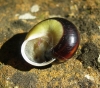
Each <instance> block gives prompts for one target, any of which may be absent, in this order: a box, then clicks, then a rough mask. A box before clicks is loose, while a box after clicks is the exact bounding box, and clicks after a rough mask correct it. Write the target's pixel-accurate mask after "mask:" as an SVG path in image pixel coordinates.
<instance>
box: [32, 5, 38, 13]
mask: <svg viewBox="0 0 100 88" xmlns="http://www.w3.org/2000/svg"><path fill="white" fill-rule="evenodd" d="M38 11H39V6H38V5H33V6H32V7H31V12H38Z"/></svg>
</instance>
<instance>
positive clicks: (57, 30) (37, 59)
mask: <svg viewBox="0 0 100 88" xmlns="http://www.w3.org/2000/svg"><path fill="white" fill-rule="evenodd" d="M78 46H79V33H78V30H77V29H76V27H75V26H74V24H73V23H71V22H70V21H68V20H66V19H65V18H59V17H54V18H48V19H46V20H43V21H41V22H39V23H38V24H37V25H35V26H34V27H33V28H32V29H31V30H30V31H29V32H28V34H27V35H26V38H25V40H24V42H23V43H22V46H21V53H22V56H23V58H24V59H25V61H26V62H28V63H29V64H31V65H34V66H46V65H49V64H51V63H53V62H55V61H58V62H65V61H66V60H67V59H69V58H71V57H72V56H73V55H74V53H75V52H76V50H77V48H78Z"/></svg>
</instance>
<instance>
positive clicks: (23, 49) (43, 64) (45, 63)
mask: <svg viewBox="0 0 100 88" xmlns="http://www.w3.org/2000/svg"><path fill="white" fill-rule="evenodd" d="M28 41H29V40H25V41H24V42H23V44H22V46H21V54H22V56H23V58H24V59H25V61H26V62H28V63H29V64H31V65H33V66H46V65H49V64H51V63H52V62H54V61H55V60H56V59H55V58H52V60H50V61H48V62H43V63H37V62H34V61H31V60H30V59H29V58H28V57H27V55H26V54H25V46H26V44H27V42H28Z"/></svg>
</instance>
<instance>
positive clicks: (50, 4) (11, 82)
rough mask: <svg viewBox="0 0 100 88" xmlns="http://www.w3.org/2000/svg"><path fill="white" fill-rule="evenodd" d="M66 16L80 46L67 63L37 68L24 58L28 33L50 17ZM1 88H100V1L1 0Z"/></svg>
mask: <svg viewBox="0 0 100 88" xmlns="http://www.w3.org/2000/svg"><path fill="white" fill-rule="evenodd" d="M54 16H56V17H58V16H60V17H65V18H66V19H68V20H69V21H71V22H72V23H74V24H75V26H76V27H77V29H78V31H79V32H80V45H79V48H78V50H77V52H76V53H75V55H74V56H73V57H72V58H71V59H69V60H68V61H66V62H65V63H61V64H57V65H48V66H46V67H34V66H31V65H29V64H28V63H27V62H25V61H24V59H23V58H22V56H21V53H20V47H21V44H22V42H23V41H24V38H25V36H26V34H27V32H28V31H29V30H30V29H31V28H32V27H33V26H34V25H35V24H37V23H38V22H40V21H42V20H44V19H46V18H49V17H54ZM0 47H1V48H0V88H100V0H45V1H44V0H30V1H29V0H0Z"/></svg>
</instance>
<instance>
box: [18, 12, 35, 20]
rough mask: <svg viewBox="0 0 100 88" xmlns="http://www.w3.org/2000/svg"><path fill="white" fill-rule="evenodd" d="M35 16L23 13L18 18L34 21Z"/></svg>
mask: <svg viewBox="0 0 100 88" xmlns="http://www.w3.org/2000/svg"><path fill="white" fill-rule="evenodd" d="M35 18H36V16H33V15H31V14H30V13H25V14H22V15H20V16H19V19H23V20H24V19H35Z"/></svg>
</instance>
